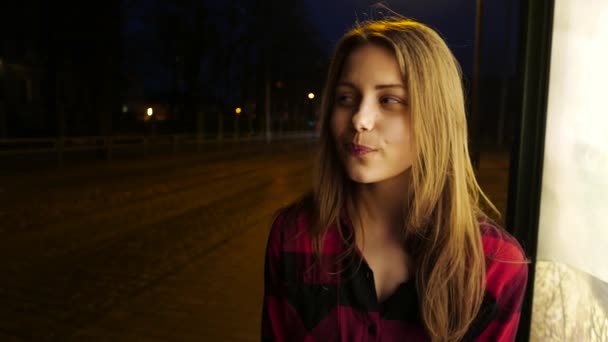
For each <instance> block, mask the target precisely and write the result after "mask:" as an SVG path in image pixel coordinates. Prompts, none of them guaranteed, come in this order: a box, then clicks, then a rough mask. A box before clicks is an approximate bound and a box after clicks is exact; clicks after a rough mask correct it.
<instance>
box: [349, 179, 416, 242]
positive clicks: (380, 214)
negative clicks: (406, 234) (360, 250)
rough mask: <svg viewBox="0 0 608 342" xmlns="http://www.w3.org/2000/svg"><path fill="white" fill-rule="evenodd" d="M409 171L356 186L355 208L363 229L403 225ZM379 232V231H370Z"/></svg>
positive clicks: (400, 226)
mask: <svg viewBox="0 0 608 342" xmlns="http://www.w3.org/2000/svg"><path fill="white" fill-rule="evenodd" d="M408 173H409V172H407V171H406V172H404V173H402V174H400V175H398V176H395V177H393V178H390V179H387V180H384V181H381V182H378V183H371V184H357V185H356V186H355V192H354V195H355V202H354V205H355V208H354V209H355V210H356V212H357V213H358V215H359V217H360V219H361V221H362V222H361V224H362V226H363V227H362V229H364V231H366V232H367V231H368V230H369V229H374V230H378V229H380V230H386V231H387V232H389V231H390V230H395V229H400V228H402V227H403V220H404V218H403V209H404V205H405V201H406V198H407V192H408V186H409V175H408ZM370 233H379V232H370Z"/></svg>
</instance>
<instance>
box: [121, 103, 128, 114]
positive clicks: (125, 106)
mask: <svg viewBox="0 0 608 342" xmlns="http://www.w3.org/2000/svg"><path fill="white" fill-rule="evenodd" d="M128 111H129V107H127V105H123V106H122V112H123V113H126V112H128Z"/></svg>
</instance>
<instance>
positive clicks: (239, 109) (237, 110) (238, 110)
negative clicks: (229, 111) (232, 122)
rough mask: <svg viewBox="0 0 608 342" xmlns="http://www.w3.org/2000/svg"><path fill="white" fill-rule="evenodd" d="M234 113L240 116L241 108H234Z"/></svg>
mask: <svg viewBox="0 0 608 342" xmlns="http://www.w3.org/2000/svg"><path fill="white" fill-rule="evenodd" d="M234 112H235V113H236V115H239V114H241V107H236V109H235V110H234Z"/></svg>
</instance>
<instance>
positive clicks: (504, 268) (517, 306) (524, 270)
mask: <svg viewBox="0 0 608 342" xmlns="http://www.w3.org/2000/svg"><path fill="white" fill-rule="evenodd" d="M517 253H519V256H518V258H516V259H511V260H521V261H518V262H509V261H495V262H492V263H491V265H492V266H491V268H489V269H488V271H489V272H491V273H492V274H491V276H492V277H493V279H492V284H488V285H491V286H492V289H489V290H491V292H493V293H492V294H493V296H494V297H495V298H496V305H497V313H496V316H495V318H494V320H492V321H491V322H490V324H489V325H488V327H487V328H486V329H485V330H484V331H483V333H482V334H481V335H480V336H479V337H478V338H477V339H476V341H493V342H494V341H497V342H503V341H515V336H516V334H517V328H518V325H519V318H520V314H521V304H522V301H523V297H524V293H525V290H526V283H527V281H528V263H527V262H526V261H525V258H524V257H523V253H521V252H517Z"/></svg>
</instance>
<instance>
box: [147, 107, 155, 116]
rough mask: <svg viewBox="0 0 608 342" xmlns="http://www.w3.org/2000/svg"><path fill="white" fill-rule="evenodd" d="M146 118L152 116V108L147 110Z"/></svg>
mask: <svg viewBox="0 0 608 342" xmlns="http://www.w3.org/2000/svg"><path fill="white" fill-rule="evenodd" d="M147 113H148V116H152V114H154V111H153V110H152V107H150V108H148V111H147Z"/></svg>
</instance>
